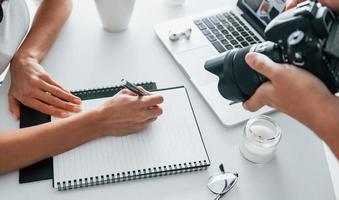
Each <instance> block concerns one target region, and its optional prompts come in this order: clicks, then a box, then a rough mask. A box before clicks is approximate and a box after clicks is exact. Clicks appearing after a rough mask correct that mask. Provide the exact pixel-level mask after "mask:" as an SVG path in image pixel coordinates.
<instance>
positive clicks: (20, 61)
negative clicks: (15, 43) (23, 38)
mask: <svg viewBox="0 0 339 200" xmlns="http://www.w3.org/2000/svg"><path fill="white" fill-rule="evenodd" d="M29 62H35V63H38V62H39V61H38V59H36V58H35V57H33V56H31V55H29V54H23V53H19V52H18V53H16V54H15V55H14V57H13V59H12V61H11V68H10V69H14V68H18V67H19V68H20V67H24V66H27V64H28V63H29Z"/></svg>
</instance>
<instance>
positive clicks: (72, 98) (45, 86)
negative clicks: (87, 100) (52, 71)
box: [41, 82, 81, 104]
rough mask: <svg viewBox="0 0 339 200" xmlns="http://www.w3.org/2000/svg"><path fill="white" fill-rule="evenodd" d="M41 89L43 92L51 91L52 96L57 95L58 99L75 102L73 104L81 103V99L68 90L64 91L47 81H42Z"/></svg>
mask: <svg viewBox="0 0 339 200" xmlns="http://www.w3.org/2000/svg"><path fill="white" fill-rule="evenodd" d="M41 89H42V90H44V91H45V92H49V93H51V94H52V95H53V96H55V97H58V98H60V99H63V100H66V101H69V102H72V103H75V104H81V99H80V98H79V97H76V96H74V95H72V94H71V93H69V92H66V91H64V90H62V89H60V88H58V87H56V86H54V85H51V84H49V83H46V82H43V83H42V86H41Z"/></svg>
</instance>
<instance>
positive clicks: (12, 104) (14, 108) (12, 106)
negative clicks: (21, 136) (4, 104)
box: [8, 95, 20, 120]
mask: <svg viewBox="0 0 339 200" xmlns="http://www.w3.org/2000/svg"><path fill="white" fill-rule="evenodd" d="M8 104H9V111H10V112H11V113H13V115H14V117H15V119H16V120H19V118H20V103H19V101H18V100H16V99H15V98H14V97H13V96H12V95H8Z"/></svg>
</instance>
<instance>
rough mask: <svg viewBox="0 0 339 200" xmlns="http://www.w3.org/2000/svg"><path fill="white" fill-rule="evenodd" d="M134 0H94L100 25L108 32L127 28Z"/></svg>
mask: <svg viewBox="0 0 339 200" xmlns="http://www.w3.org/2000/svg"><path fill="white" fill-rule="evenodd" d="M134 3H135V0H95V5H96V7H97V10H98V13H99V16H100V19H101V22H102V25H103V27H104V29H105V30H107V31H109V32H120V31H123V30H125V29H127V27H128V24H129V21H130V19H131V15H132V12H133V8H134Z"/></svg>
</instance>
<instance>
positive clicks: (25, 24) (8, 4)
mask: <svg viewBox="0 0 339 200" xmlns="http://www.w3.org/2000/svg"><path fill="white" fill-rule="evenodd" d="M2 8H3V11H4V17H3V19H2V22H1V23H0V74H1V73H2V72H3V71H4V70H5V69H6V68H7V66H8V64H9V62H10V60H11V59H12V57H13V55H14V54H15V52H16V51H17V49H18V47H19V46H20V44H21V43H22V41H23V39H24V38H25V36H26V34H27V32H28V30H29V28H30V13H29V9H28V6H27V4H26V1H25V0H8V1H6V0H5V1H3V3H2Z"/></svg>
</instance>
